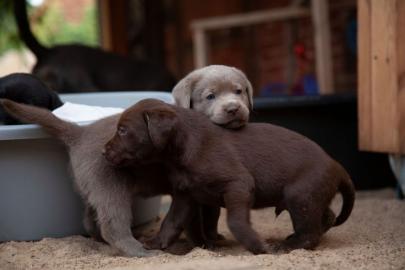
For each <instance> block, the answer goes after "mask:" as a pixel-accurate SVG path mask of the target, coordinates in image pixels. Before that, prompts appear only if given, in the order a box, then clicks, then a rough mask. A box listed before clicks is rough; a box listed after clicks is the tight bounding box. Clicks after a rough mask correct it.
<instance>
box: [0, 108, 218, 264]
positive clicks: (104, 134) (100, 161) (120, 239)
mask: <svg viewBox="0 0 405 270" xmlns="http://www.w3.org/2000/svg"><path fill="white" fill-rule="evenodd" d="M1 104H2V105H3V107H4V108H5V110H7V112H8V113H10V114H11V115H12V116H14V117H15V118H17V119H19V120H21V121H22V122H25V123H35V124H39V125H41V126H42V127H43V128H44V129H45V130H46V131H47V132H48V133H49V134H50V135H52V136H53V137H55V138H56V139H58V140H59V141H61V142H62V143H63V144H64V145H65V146H66V148H67V151H68V154H69V158H70V167H71V171H72V175H73V177H74V183H75V186H76V188H77V190H78V192H79V193H80V195H81V197H82V199H83V201H84V203H85V207H86V209H85V217H84V226H85V228H86V230H87V232H88V233H89V234H90V235H91V236H93V237H94V238H96V239H100V240H105V241H106V242H108V243H109V244H110V245H111V246H113V247H115V248H117V249H118V250H120V251H121V252H122V253H123V254H124V255H125V256H136V257H142V256H150V255H154V254H155V252H152V253H151V252H150V251H148V250H145V249H144V248H143V247H142V244H141V243H139V241H137V240H136V239H135V238H134V237H133V235H132V233H131V224H132V217H133V214H134V213H133V211H134V210H135V207H134V197H135V196H144V197H149V196H154V195H159V194H170V193H172V188H171V185H170V183H169V181H162V179H163V178H166V177H167V172H166V169H165V167H164V166H162V165H161V164H156V163H154V162H148V164H142V166H138V167H133V168H132V169H131V170H130V169H125V168H114V167H113V166H111V164H109V163H108V162H107V161H106V160H105V158H104V156H103V154H102V150H103V148H104V145H105V144H106V143H107V142H108V140H109V139H111V137H112V136H113V135H114V133H115V127H116V126H117V123H118V119H119V117H120V115H115V116H111V117H107V118H104V119H101V120H99V121H96V122H94V123H92V124H90V125H87V126H79V125H76V124H74V123H70V122H67V121H63V120H61V119H59V118H57V117H56V116H54V115H53V114H52V113H51V112H50V111H48V110H45V109H42V108H38V107H34V106H29V105H23V104H19V103H15V102H13V101H10V100H1ZM194 217H195V218H201V217H200V216H199V215H194ZM193 224H203V222H202V221H201V220H196V221H193ZM188 228H189V229H187V235H188V237H189V238H190V240H191V241H192V242H193V244H195V245H198V246H202V245H209V242H208V241H207V242H205V241H206V238H205V236H204V235H203V232H202V230H203V228H198V227H191V226H190V227H188ZM215 229H216V228H215ZM215 232H216V231H214V233H215Z"/></svg>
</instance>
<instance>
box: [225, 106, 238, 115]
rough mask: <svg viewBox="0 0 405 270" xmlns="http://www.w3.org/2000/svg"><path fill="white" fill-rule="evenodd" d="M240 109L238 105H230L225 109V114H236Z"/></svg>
mask: <svg viewBox="0 0 405 270" xmlns="http://www.w3.org/2000/svg"><path fill="white" fill-rule="evenodd" d="M239 108H240V105H239V104H232V105H230V106H228V107H226V108H225V112H226V113H228V114H236V113H237V112H238V110H239Z"/></svg>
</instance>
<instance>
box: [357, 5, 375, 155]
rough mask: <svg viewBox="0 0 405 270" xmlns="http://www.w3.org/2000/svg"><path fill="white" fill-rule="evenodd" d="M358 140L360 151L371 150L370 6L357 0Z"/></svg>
mask: <svg viewBox="0 0 405 270" xmlns="http://www.w3.org/2000/svg"><path fill="white" fill-rule="evenodd" d="M357 4H358V9H357V12H358V13H357V16H358V34H357V40H358V43H357V54H358V93H357V95H358V99H357V100H358V119H359V124H358V140H359V149H360V150H370V149H372V134H373V133H372V132H371V130H372V121H371V95H372V93H373V92H372V91H371V6H370V0H358V1H357Z"/></svg>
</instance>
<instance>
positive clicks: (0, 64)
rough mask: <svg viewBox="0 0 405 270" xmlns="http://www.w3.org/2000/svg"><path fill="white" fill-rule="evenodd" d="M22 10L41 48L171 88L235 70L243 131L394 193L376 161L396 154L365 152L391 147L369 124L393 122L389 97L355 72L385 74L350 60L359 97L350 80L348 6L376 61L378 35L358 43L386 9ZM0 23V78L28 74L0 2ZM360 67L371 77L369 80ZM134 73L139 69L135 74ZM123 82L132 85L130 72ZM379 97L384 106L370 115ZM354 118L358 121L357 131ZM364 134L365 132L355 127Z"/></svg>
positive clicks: (23, 51)
mask: <svg viewBox="0 0 405 270" xmlns="http://www.w3.org/2000/svg"><path fill="white" fill-rule="evenodd" d="M27 2H28V17H29V21H30V25H31V28H32V32H33V33H34V36H35V37H37V38H38V40H39V43H41V44H44V45H46V46H47V47H52V46H55V45H62V44H70V43H79V44H82V45H86V46H91V47H100V48H102V49H103V50H105V51H109V52H113V53H116V54H119V55H121V56H124V57H126V58H131V59H137V60H141V61H143V60H144V61H147V62H148V63H153V64H155V65H157V66H159V67H164V68H166V69H167V70H168V71H169V72H170V73H171V74H172V75H173V76H174V78H175V80H176V81H177V80H179V79H181V78H183V77H184V76H185V75H186V74H187V73H189V72H190V71H192V70H194V69H196V68H199V67H202V66H206V65H210V64H223V65H229V66H235V67H237V68H239V69H241V70H242V71H244V72H245V73H246V75H247V76H248V78H249V80H250V81H251V82H252V84H253V88H254V94H255V97H256V98H255V101H254V104H255V105H254V110H253V111H252V113H251V116H252V119H251V120H252V121H261V122H271V123H274V124H278V125H281V126H284V127H287V128H290V129H292V130H295V131H298V132H300V133H302V134H304V135H306V136H308V137H309V138H311V139H313V140H314V141H316V142H317V143H318V144H320V145H321V146H322V147H323V148H324V149H325V150H326V151H327V152H328V153H329V154H330V155H331V156H332V157H334V158H335V159H337V160H338V161H339V162H341V163H342V164H343V166H344V167H345V168H346V169H347V170H348V171H349V172H350V174H351V176H352V177H353V181H354V183H355V185H356V187H357V188H359V189H370V188H380V187H384V186H387V185H388V186H393V185H395V178H394V175H393V173H392V171H391V169H390V165H389V162H388V158H387V154H386V153H394V152H395V153H400V151H397V150H396V146H397V145H396V144H395V145H394V146H395V147H391V148H389V149H387V148H386V147H376V146H379V144H378V142H377V140H380V139H381V140H382V139H384V138H388V139H389V140H391V138H397V137H395V136H397V131H398V128H397V127H398V126H397V124H396V123H397V122H396V121H397V120H395V119H399V118H395V115H394V116H393V115H389V117H387V118H384V119H386V120H384V121H380V120H381V119H382V118H379V117H380V115H382V116H384V115H385V112H386V111H387V110H391V111H393V110H394V109H392V108H394V107H393V105H392V104H396V100H397V98H395V95H385V92H384V91H388V90H389V91H391V90H392V91H393V92H395V91H396V90H395V89H396V88H392V89H391V88H390V89H385V87H380V84H375V85H374V86H373V87H369V85H368V84H366V83H368V82H369V78H370V77H371V73H370V74H369V73H367V72H369V71H371V70H377V69H378V68H379V67H385V66H384V63H382V64H381V63H380V62H376V61H374V60H376V59H373V61H374V62H371V60H369V59H371V55H372V54H371V53H370V50H371V49H370V50H368V49H364V50H361V51H360V54H362V53H363V59H367V61H369V62H367V63H366V62H365V64H364V66H363V69H362V70H363V73H364V74H365V75H364V76H363V77H362V78H363V81H361V80H360V83H361V82H363V84H362V85H363V86H362V87H359V90H358V78H359V76H358V75H359V74H358V69H357V59H358V53H357V47H358V46H357V37H358V33H357V25H358V17H357V15H358V14H360V13H361V12H360V13H359V10H360V9H359V7H361V5H360V4H362V7H363V14H366V13H367V12H371V13H369V14H368V13H367V14H368V15H367V16H369V15H370V14H371V15H373V16H371V15H370V17H366V16H363V20H362V22H363V28H361V29H362V32H360V33H359V36H360V37H364V43H363V46H364V48H365V47H367V46H368V47H371V45H370V44H371V41H372V40H374V41H376V42H374V43H373V46H374V47H373V48H372V49H373V50H374V49H375V52H373V53H375V55H381V57H380V58H379V59H385V56H383V52H386V51H387V50H386V49H385V48H393V50H394V51H395V47H392V44H391V43H390V44H388V45H387V43H388V41H387V42H385V41H386V40H387V39H380V38H379V36H380V35H381V33H382V32H381V31H380V30H379V28H378V29H376V28H375V29H374V30H375V33H377V34H376V35H374V34H373V33H374V32H370V28H371V22H375V23H374V24H373V25H375V26H378V25H382V24H381V22H382V21H384V20H382V19H381V18H388V19H389V18H391V17H392V15H390V14H388V13H387V14H386V13H382V12H379V11H381V10H384V9H383V8H382V6H384V5H387V6H391V5H395V1H386V2H384V3H381V2H379V1H378V0H374V1H372V3H373V5H371V6H372V8H370V5H369V2H368V1H359V2H358V1H356V0H340V1H326V0H272V1H268V0H227V1H218V0H205V1H188V0H116V1H113V0H29V1H27ZM359 3H360V4H359ZM370 10H371V11H370ZM387 10H388V9H387ZM389 10H391V9H389ZM370 18H371V19H370ZM0 20H1V22H0V28H1V29H0V33H1V35H0V76H4V75H6V74H10V73H12V72H31V70H32V67H33V65H34V64H35V62H36V59H35V57H34V56H33V54H32V53H31V52H30V51H29V50H28V49H27V48H26V47H25V45H24V44H23V43H22V42H21V40H20V38H19V35H18V29H17V25H16V22H15V18H14V14H13V1H1V2H0ZM386 21H387V24H389V22H390V21H389V20H386ZM384 22H385V21H384ZM384 27H385V26H384ZM384 27H382V26H381V29H383V28H384ZM374 30H373V31H374ZM379 31H380V32H379ZM383 32H384V31H383ZM370 33H372V34H370ZM398 33H399V32H398ZM367 35H368V36H367ZM370 35H371V36H372V37H370ZM377 41H378V42H377ZM379 46H381V48H382V49H381V50H380V49H379V48H380V47H379ZM384 46H388V47H384ZM67 57H70V56H67ZM387 59H388V58H387ZM121 60H122V59H121ZM121 62H122V61H121ZM387 63H388V62H387ZM371 65H373V69H369V67H370V66H371ZM374 65H375V67H376V68H374ZM138 67H140V68H141V69H143V66H142V64H141V65H138ZM74 69H75V68H74ZM146 73H147V72H146ZM152 73H153V72H152ZM102 74H104V73H102ZM381 74H392V72H391V71H390V72H387V73H384V72H382V73H381ZM62 75H65V74H62ZM360 75H361V74H360ZM66 76H67V75H66ZM131 76H132V73H131ZM133 76H138V77H139V76H140V77H142V75H139V74H137V73H136V72H134V75H133ZM360 77H361V76H360ZM152 80H154V79H153V78H152ZM390 80H391V77H388V76H387V77H384V78H383V77H381V85H387V84H389V81H390ZM169 88H170V87H167V90H170V89H169ZM114 89H115V88H114ZM361 89H363V90H362V94H361V95H359V96H362V97H363V99H362V100H363V102H364V103H362V102H361V99H359V100H358V99H357V98H358V95H357V93H358V92H359V93H360V92H361V91H360V90H361ZM128 90H144V89H132V88H131V89H128ZM369 90H370V91H372V92H373V94H371V92H367V91H369ZM370 96H373V97H376V99H370V98H369V97H370ZM385 97H389V98H391V97H393V98H392V99H393V100H390V101H389V102H381V103H379V100H382V99H384V98H385ZM358 104H360V105H362V104H363V105H364V107H362V108H366V105H367V106H368V105H370V104H371V105H370V106H369V107H367V108H369V109H370V110H368V109H367V110H362V109H360V110H358ZM380 104H383V105H384V106H382V105H381V106H380ZM398 106H399V105H398ZM371 108H372V110H371ZM360 111H361V112H360ZM359 116H361V117H360V120H361V119H363V122H361V123H360V124H359ZM377 116H378V117H377ZM371 118H372V119H373V121H374V120H375V122H371V120H370V119H371ZM404 119H405V118H404ZM369 120H370V121H369ZM368 123H373V124H372V125H371V124H370V125H368V126H367V125H366V124H368ZM383 124H384V125H387V124H392V125H394V128H388V129H390V130H392V132H395V134H394V135H395V136H394V135H393V136H391V135H390V134H388V135H386V134H387V133H386V130H388V129H387V128H385V126H384V127H382V128H381V127H380V125H383ZM371 134H373V135H371ZM374 134H376V135H374ZM398 134H399V133H398ZM393 142H394V143H397V141H396V140H393ZM361 143H363V144H362V145H361ZM359 145H360V147H359ZM359 148H360V149H361V150H367V151H374V153H373V152H364V151H360V150H359ZM404 149H405V148H404ZM376 152H377V153H376Z"/></svg>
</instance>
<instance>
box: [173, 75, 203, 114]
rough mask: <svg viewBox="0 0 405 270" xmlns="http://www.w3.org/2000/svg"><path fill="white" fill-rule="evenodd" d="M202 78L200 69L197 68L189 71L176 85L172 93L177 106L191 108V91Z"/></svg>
mask: <svg viewBox="0 0 405 270" xmlns="http://www.w3.org/2000/svg"><path fill="white" fill-rule="evenodd" d="M200 78H201V74H200V72H199V70H196V71H193V72H191V73H189V74H188V75H187V76H186V77H184V78H183V79H182V80H180V81H179V82H178V83H177V84H176V85H175V86H174V88H173V91H172V95H173V97H174V100H175V102H176V105H177V106H180V107H183V108H191V93H192V92H193V90H194V86H195V84H196V83H197V82H198V80H199V79H200Z"/></svg>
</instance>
